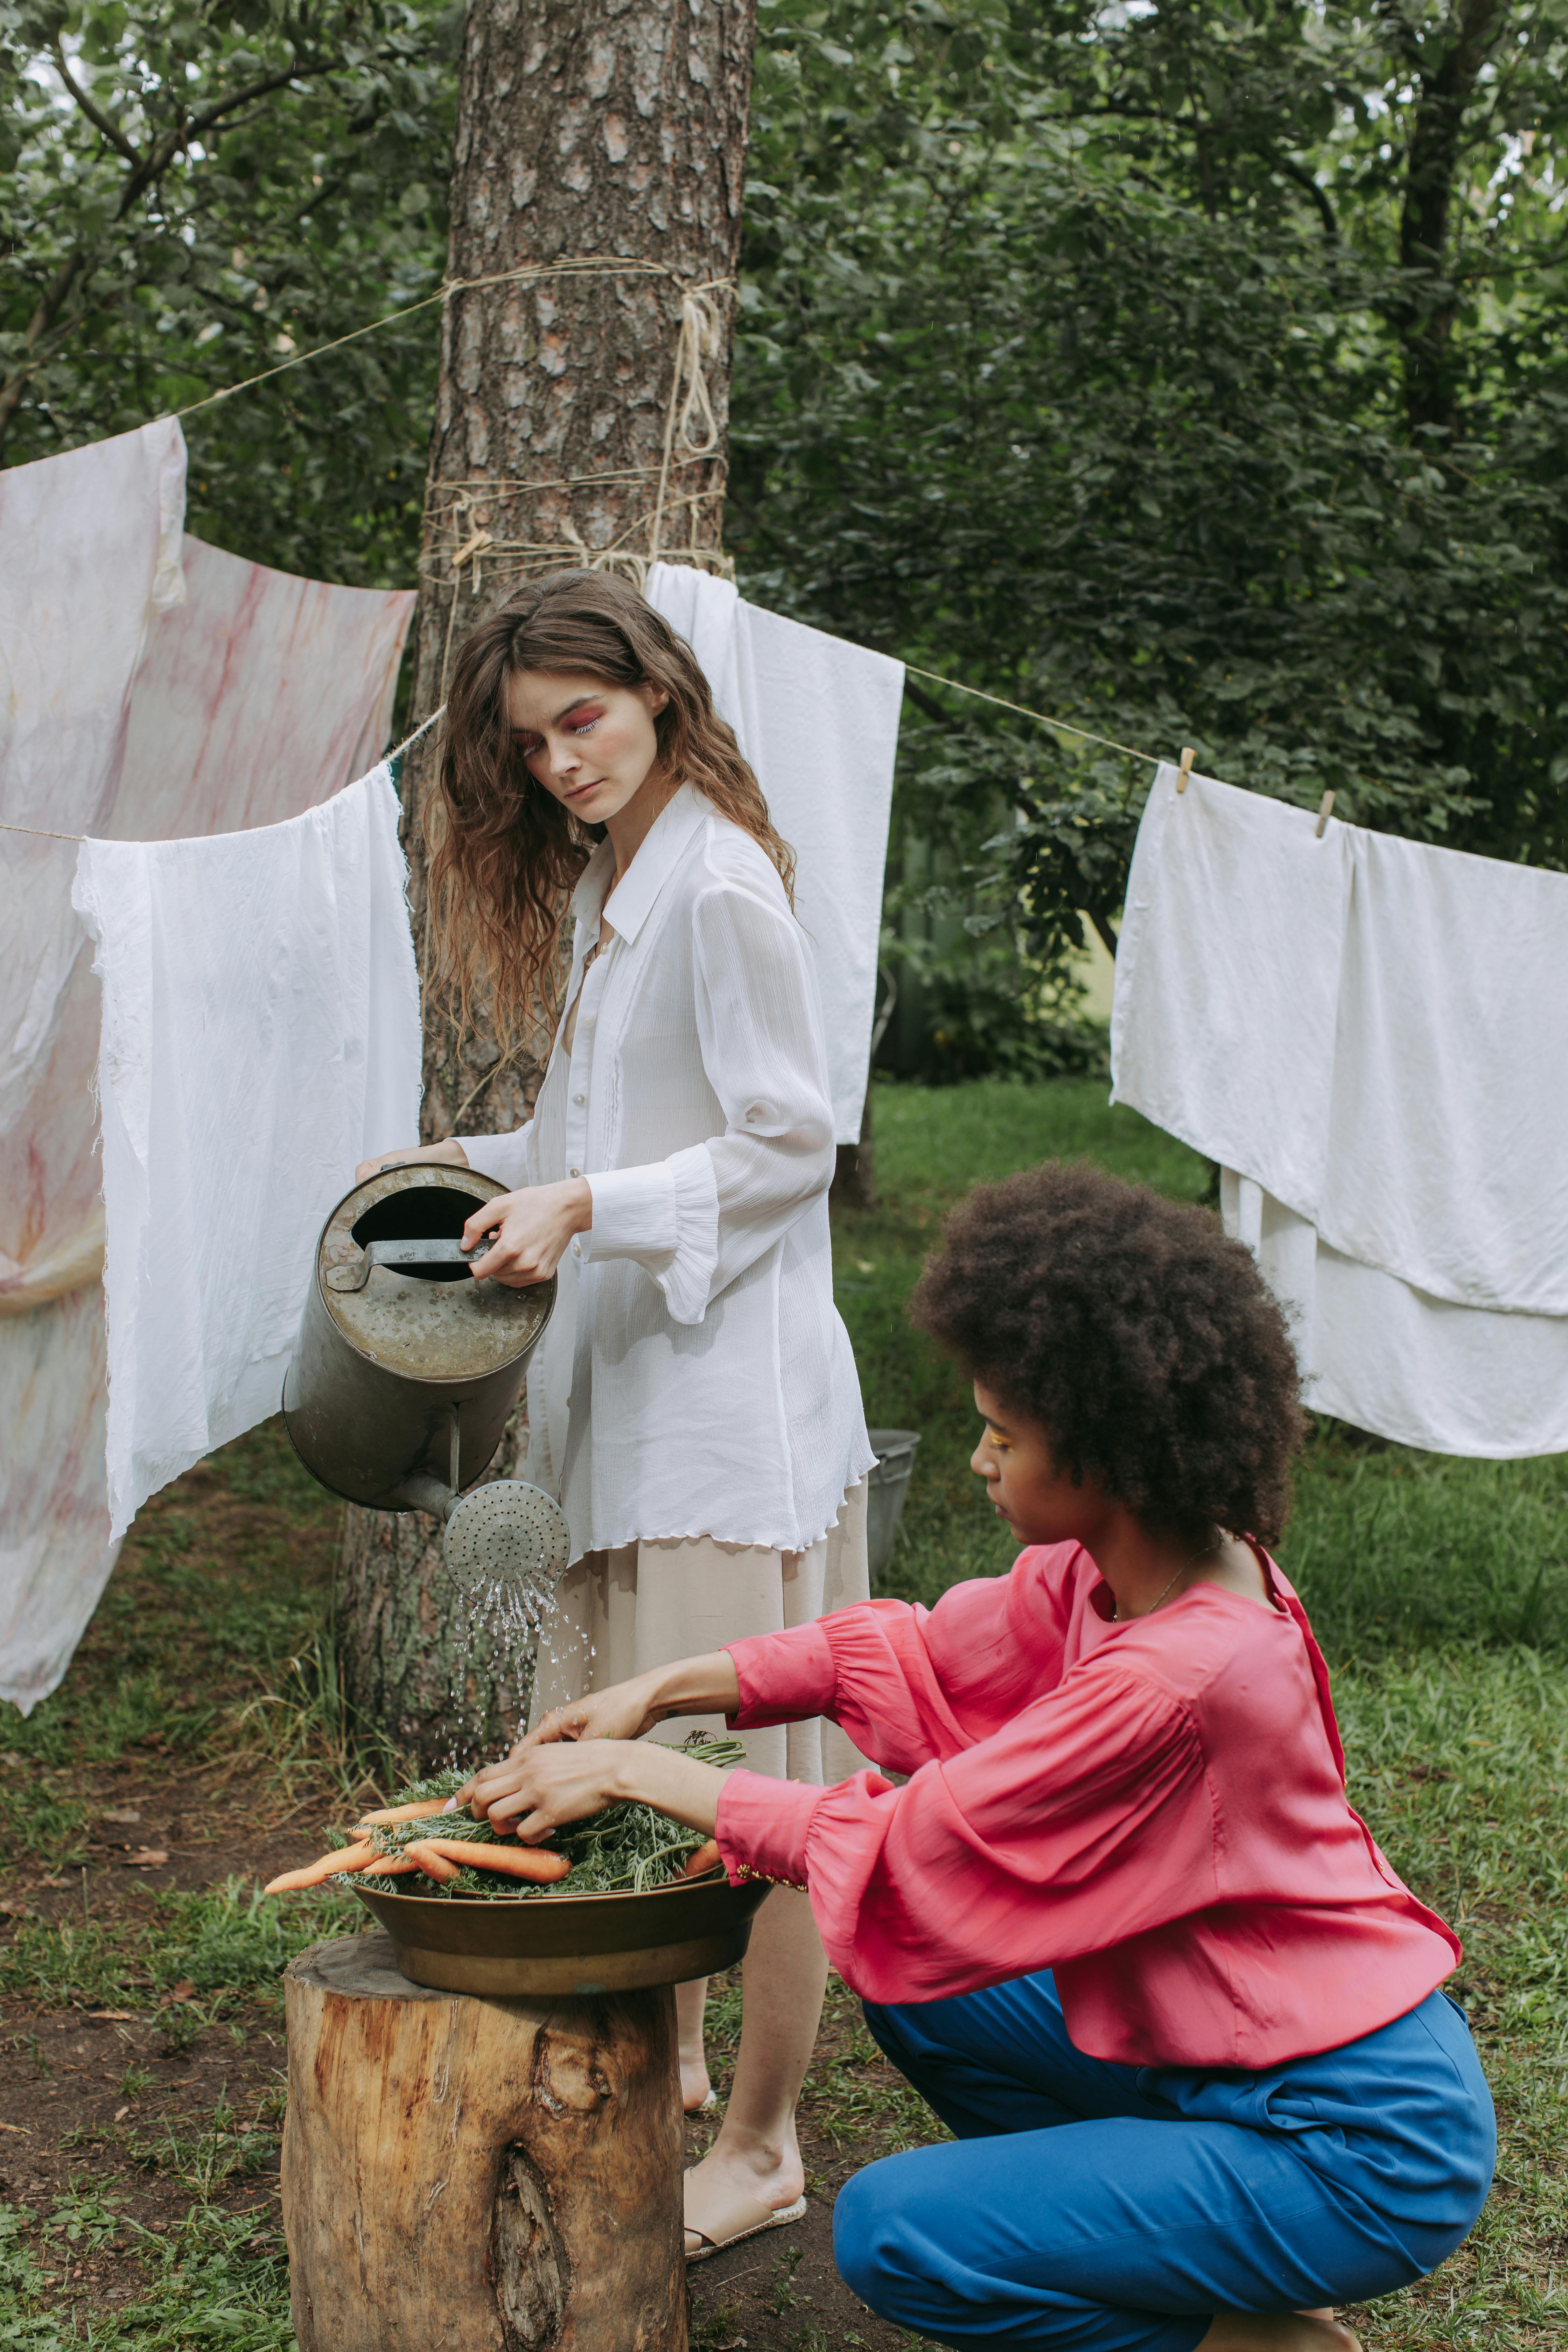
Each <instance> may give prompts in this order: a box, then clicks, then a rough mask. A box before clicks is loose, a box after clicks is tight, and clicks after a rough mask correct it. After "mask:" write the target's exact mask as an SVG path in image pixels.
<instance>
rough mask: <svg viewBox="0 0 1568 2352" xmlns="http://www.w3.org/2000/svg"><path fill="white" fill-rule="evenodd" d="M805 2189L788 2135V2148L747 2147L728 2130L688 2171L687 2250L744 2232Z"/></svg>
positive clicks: (802, 2168) (801, 2168) (797, 2156)
mask: <svg viewBox="0 0 1568 2352" xmlns="http://www.w3.org/2000/svg"><path fill="white" fill-rule="evenodd" d="M685 2189H686V2251H687V2252H688V2253H694V2252H696V2250H697V2248H698V2246H699V2244H700V2242H701V2239H702V2238H711V2239H712V2240H714V2241H715V2242H716V2243H718V2244H720V2245H722V2244H723V2243H724V2242H725V2241H726V2240H727V2239H730V2238H733V2237H735V2236H737V2235H738V2234H739V2232H740V2231H742V2230H750V2229H754V2228H755V2227H756V2225H757V2223H758V2222H759V2221H766V2220H767V2219H768V2217H769V2215H770V2214H773V2213H782V2212H783V2211H784V2207H785V2206H786V2205H793V2204H795V2201H796V2200H797V2199H798V2198H799V2196H800V2194H801V2191H802V2190H803V2189H805V2166H804V2165H803V2164H802V2162H801V2160H800V2150H799V2148H798V2147H796V2146H795V2140H794V2136H793V2134H792V2135H791V2139H790V2144H789V2146H788V2147H784V2148H780V2147H773V2148H764V2147H743V2146H738V2145H737V2144H736V2136H735V2135H734V2134H732V2133H731V2132H730V2131H728V2129H726V2130H722V2131H721V2132H720V2135H719V2137H718V2138H717V2139H716V2140H715V2141H714V2143H713V2145H712V2147H710V2149H709V2151H708V2153H707V2155H706V2156H705V2157H704V2158H702V2161H701V2162H700V2164H694V2165H693V2166H692V2167H691V2168H690V2170H689V2172H688V2173H687V2175H686V2182H685Z"/></svg>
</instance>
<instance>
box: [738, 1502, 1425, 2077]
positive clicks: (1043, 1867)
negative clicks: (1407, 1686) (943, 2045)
mask: <svg viewBox="0 0 1568 2352" xmlns="http://www.w3.org/2000/svg"><path fill="white" fill-rule="evenodd" d="M1258 1559H1259V1560H1260V1562H1261V1564H1262V1565H1263V1568H1264V1571H1265V1575H1266V1577H1267V1578H1268V1581H1269V1583H1270V1587H1271V1591H1272V1593H1273V1597H1274V1604H1275V1605H1274V1606H1273V1607H1272V1608H1263V1607H1261V1606H1259V1604H1258V1602H1257V1601H1247V1600H1246V1599H1244V1598H1243V1597H1242V1596H1241V1595H1240V1594H1238V1593H1234V1592H1227V1591H1225V1590H1224V1589H1223V1588H1222V1587H1221V1586H1218V1585H1215V1584H1196V1585H1194V1586H1192V1587H1191V1588H1189V1590H1188V1591H1185V1592H1184V1593H1183V1594H1182V1595H1181V1596H1180V1597H1179V1598H1178V1599H1177V1600H1175V1601H1168V1602H1167V1603H1166V1605H1165V1606H1164V1607H1163V1609H1159V1610H1156V1611H1154V1612H1152V1613H1151V1614H1150V1615H1148V1616H1144V1617H1137V1618H1132V1619H1131V1620H1129V1621H1128V1622H1126V1623H1125V1624H1120V1625H1119V1624H1116V1623H1114V1622H1112V1621H1111V1616H1110V1611H1111V1607H1112V1598H1111V1593H1110V1587H1109V1586H1108V1585H1107V1584H1106V1583H1105V1582H1104V1580H1102V1578H1101V1577H1100V1571H1099V1570H1098V1569H1097V1568H1096V1567H1095V1565H1094V1562H1093V1560H1092V1559H1090V1558H1089V1554H1088V1553H1087V1552H1086V1551H1084V1550H1083V1549H1081V1547H1079V1545H1077V1544H1053V1545H1037V1546H1034V1547H1032V1548H1031V1549H1028V1550H1027V1551H1025V1552H1022V1553H1020V1555H1019V1557H1018V1559H1017V1561H1016V1564H1015V1565H1014V1567H1013V1569H1012V1570H1011V1572H1010V1573H1009V1574H1008V1575H1006V1576H1004V1577H996V1578H983V1579H980V1580H976V1581H975V1582H973V1583H969V1584H961V1585H957V1586H955V1587H954V1588H953V1590H952V1591H950V1592H948V1593H945V1594H944V1595H943V1597H942V1600H941V1601H938V1602H937V1605H936V1607H935V1608H934V1609H931V1610H926V1609H921V1608H911V1607H910V1606H909V1605H908V1604H907V1603H906V1602H904V1601H868V1602H866V1603H865V1604H863V1605H862V1606H860V1607H858V1608H854V1609H845V1610H841V1611H840V1612H838V1613H837V1615H834V1616H831V1617H822V1618H817V1619H816V1620H815V1621H814V1622H811V1623H809V1624H805V1625H798V1626H795V1628H793V1629H792V1630H791V1631H790V1632H788V1633H769V1634H763V1635H759V1636H758V1637H757V1638H755V1639H753V1640H750V1641H743V1642H736V1643H732V1644H731V1652H730V1654H731V1657H732V1658H733V1659H734V1661H735V1670H736V1673H737V1674H738V1675H739V1677H740V1685H741V1699H740V1706H739V1707H738V1709H737V1711H736V1713H735V1715H734V1717H733V1718H732V1719H733V1721H734V1722H735V1723H736V1724H737V1725H738V1726H740V1727H742V1728H751V1727H754V1726H756V1727H760V1726H762V1725H763V1724H772V1723H788V1722H793V1721H796V1720H798V1719H800V1718H802V1717H810V1716H815V1715H826V1716H831V1717H833V1719H834V1721H835V1722H837V1723H838V1724H840V1725H841V1726H842V1727H843V1728H844V1729H845V1730H846V1731H847V1733H848V1734H849V1736H850V1738H852V1739H853V1740H854V1741H855V1742H856V1744H857V1745H858V1747H859V1748H861V1749H862V1751H863V1752H864V1753H865V1754H867V1755H868V1756H875V1757H876V1758H877V1759H879V1762H880V1764H881V1765H882V1766H883V1767H884V1768H885V1769H887V1770H889V1771H897V1772H905V1773H908V1774H910V1776H911V1777H910V1780H909V1781H908V1783H907V1785H905V1786H904V1787H901V1788H900V1787H895V1786H893V1785H892V1784H891V1783H890V1782H889V1780H886V1779H884V1778H883V1775H882V1773H881V1772H879V1771H875V1770H869V1771H863V1772H858V1773H857V1774H856V1775H855V1776H854V1778H853V1779H852V1780H844V1781H840V1782H839V1783H838V1785H837V1787H834V1788H826V1789H816V1788H807V1787H803V1786H801V1785H800V1784H798V1783H796V1782H793V1781H779V1780H770V1779H766V1778H763V1776H761V1775H759V1774H757V1773H754V1772H745V1771H737V1772H732V1773H731V1775H730V1777H729V1779H728V1780H727V1781H726V1783H725V1787H724V1791H723V1795H722V1797H721V1800H720V1805H719V1825H718V1836H719V1844H720V1848H721V1852H722V1853H723V1856H724V1859H725V1862H726V1864H728V1866H729V1869H730V1872H731V1876H732V1877H735V1876H739V1875H742V1874H746V1873H748V1872H749V1873H752V1874H760V1875H763V1876H766V1877H772V1878H776V1879H779V1880H781V1881H784V1882H785V1883H788V1884H792V1885H804V1886H805V1887H807V1888H808V1890H809V1892H810V1895H811V1903H812V1908H813V1910H814V1912H815V1913H816V1920H817V1924H818V1926H819V1927H820V1928H821V1930H822V1935H823V1940H824V1942H825V1943H826V1947H827V1952H828V1957H829V1958H831V1960H832V1961H833V1964H834V1966H835V1967H836V1968H837V1969H838V1971H839V1973H840V1975H841V1976H843V1977H844V1978H845V1979H846V1980H847V1983H849V1984H850V1985H851V1986H853V1988H854V1989H855V1990H856V1991H857V1992H858V1993H860V1994H862V1995H863V1996H864V1997H865V1998H866V1999H867V2000H875V2001H922V2000H945V1999H946V1998H948V1997H949V1996H950V1995H952V1994H954V1993H964V1992H973V1991H977V1990H980V1989H981V1988H982V1987H984V1986H986V1985H994V1984H1000V1983H1002V1982H1004V1981H1005V1979H1008V1978H1010V1977H1018V1976H1025V1975H1028V1974H1031V1973H1033V1972H1034V1971H1035V1970H1036V1969H1045V1968H1049V1969H1054V1970H1055V1972H1056V1982H1057V1988H1058V1992H1059V1993H1060V1995H1061V2000H1062V2007H1063V2011H1064V2013H1065V2016H1066V2020H1067V2026H1068V2032H1069V2033H1070V2035H1071V2037H1072V2039H1073V2041H1074V2042H1076V2043H1077V2045H1078V2047H1079V2049H1080V2050H1083V2051H1085V2052H1086V2053H1089V2055H1090V2056H1091V2057H1096V2058H1105V2059H1110V2060H1114V2061H1117V2062H1120V2063H1122V2064H1125V2065H1131V2066H1142V2065H1173V2066H1225V2067H1248V2068H1257V2067H1264V2066H1272V2065H1276V2064H1278V2063H1280V2062H1282V2061H1283V2060H1285V2059H1288V2058H1292V2057H1297V2056H1300V2055H1302V2054H1303V2053H1308V2052H1313V2051H1319V2050H1331V2049H1335V2048H1338V2047H1339V2046H1340V2045H1341V2044H1342V2043H1343V2042H1353V2041H1355V2040H1357V2039H1359V2037H1360V2036H1361V2035H1363V2034H1364V2033H1370V2032H1373V2030H1374V2029H1375V2028H1376V2027H1378V2026H1380V2025H1386V2024H1388V2023H1389V2022H1390V2021H1391V2020H1393V2019H1394V2018H1396V2017H1402V2016H1403V2015H1404V2014H1405V2011H1407V2010H1410V2009H1413V2008H1415V2004H1416V2003H1417V2002H1418V2001H1420V2000H1424V1999H1425V1998H1426V1994H1427V1993H1429V1992H1430V1991H1431V1990H1433V1988H1434V1986H1436V1985H1437V1984H1439V1983H1441V1981H1442V1979H1444V1978H1445V1977H1446V1976H1447V1974H1448V1973H1449V1971H1450V1970H1451V1969H1453V1968H1454V1967H1455V1965H1456V1964H1457V1963H1458V1960H1459V1958H1460V1957H1461V1948H1460V1945H1459V1942H1458V1937H1456V1936H1454V1935H1453V1934H1452V1933H1451V1931H1450V1930H1449V1929H1448V1928H1447V1927H1445V1925H1444V1924H1443V1922H1442V1920H1441V1919H1439V1918H1438V1917H1437V1916H1436V1913H1434V1912H1431V1911H1428V1910H1427V1909H1426V1906H1424V1905H1423V1904H1420V1903H1417V1902H1416V1900H1415V1896H1414V1895H1411V1894H1410V1893H1409V1891H1408V1890H1407V1889H1406V1888H1405V1885H1403V1884H1402V1883H1401V1881H1400V1880H1399V1879H1398V1878H1397V1877H1396V1876H1395V1875H1394V1872H1393V1871H1392V1870H1391V1869H1390V1868H1389V1865H1388V1864H1387V1863H1386V1862H1385V1861H1384V1857H1383V1855H1382V1854H1381V1853H1379V1851H1378V1849H1377V1845H1376V1843H1375V1842H1374V1840H1373V1836H1372V1833H1371V1832H1370V1831H1369V1830H1368V1829H1367V1827H1366V1824H1365V1823H1364V1822H1363V1821H1362V1820H1361V1818H1360V1817H1359V1815H1358V1814H1357V1813H1355V1812H1354V1811H1352V1807H1351V1805H1350V1802H1349V1801H1348V1799H1347V1798H1346V1795H1345V1785H1344V1750H1343V1748H1342V1746H1341V1744H1340V1735H1339V1727H1338V1725H1337V1724H1336V1722H1335V1720H1334V1710H1333V1705H1332V1701H1331V1697H1330V1695H1329V1675H1328V1668H1327V1667H1326V1665H1325V1664H1324V1663H1323V1657H1322V1654H1321V1651H1320V1650H1319V1648H1318V1645H1317V1643H1316V1642H1315V1641H1314V1640H1313V1638H1312V1633H1311V1628H1310V1625H1309V1624H1308V1622H1307V1618H1306V1613H1305V1612H1304V1611H1303V1609H1302V1607H1301V1604H1300V1601H1298V1600H1297V1598H1296V1595H1295V1593H1294V1592H1293V1591H1291V1589H1290V1586H1289V1583H1288V1581H1287V1580H1286V1579H1285V1577H1284V1576H1283V1575H1282V1574H1281V1572H1280V1571H1279V1569H1278V1568H1276V1567H1275V1566H1274V1564H1273V1562H1272V1561H1271V1560H1270V1559H1268V1555H1267V1554H1266V1553H1265V1552H1263V1551H1262V1550H1261V1549H1259V1550H1258Z"/></svg>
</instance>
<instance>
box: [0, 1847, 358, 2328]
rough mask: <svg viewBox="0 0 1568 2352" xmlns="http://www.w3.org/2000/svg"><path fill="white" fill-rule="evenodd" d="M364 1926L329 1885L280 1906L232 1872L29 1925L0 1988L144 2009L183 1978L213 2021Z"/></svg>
mask: <svg viewBox="0 0 1568 2352" xmlns="http://www.w3.org/2000/svg"><path fill="white" fill-rule="evenodd" d="M363 1925H364V1911H363V1906H361V1905H360V1904H359V1903H358V1902H356V1900H355V1899H354V1897H353V1895H346V1894H344V1893H342V1891H341V1890H340V1889H338V1888H336V1887H318V1888H315V1889H313V1890H312V1891H311V1892H310V1893H308V1894H304V1895H290V1896H289V1899H288V1901H287V1902H279V1900H278V1898H277V1897H276V1896H273V1895H263V1894H262V1892H261V1890H260V1888H259V1886H258V1885H256V1884H255V1883H254V1882H253V1881H249V1880H247V1879H243V1878H230V1879H228V1880H226V1882H225V1883H224V1885H221V1886H216V1887H209V1888H205V1889H204V1890H202V1891H201V1892H199V1893H196V1894H190V1895H186V1894H179V1893H172V1894H163V1895H158V1896H157V1898H156V1900H155V1904H154V1906H153V1916H152V1917H151V1918H150V1919H134V1920H125V1919H119V1920H115V1921H113V1922H111V1923H108V1924H106V1923H104V1922H101V1921H98V1920H87V1921H84V1922H82V1923H79V1924H78V1923H76V1922H67V1923H65V1924H55V1925H50V1924H47V1923H45V1922H43V1921H39V1920H29V1921H26V1922H24V1923H23V1924H22V1925H21V1926H20V1927H17V1929H16V1933H15V1934H14V1935H13V1936H12V1937H11V1938H10V1940H9V1941H8V1942H7V1943H6V1944H5V1945H4V1946H3V1947H0V1993H26V1994H27V1995H29V1996H30V1997H31V1998H32V1999H34V2000H40V2001H42V2002H44V2003H45V2004H46V2005H47V2006H48V2007H50V2008H65V2007H68V2006H69V2005H72V2004H75V2005H76V2006H78V2007H80V2008H84V2009H91V2008H107V2007H109V2006H110V2005H113V2006H116V2007H120V2008H124V2007H126V2006H127V2005H131V2006H134V2007H136V2008H142V2009H145V2008H153V2007H155V2006H157V2005H158V2004H159V2003H160V2002H162V2001H163V2000H165V1998H166V1997H167V1996H169V1995H172V1994H173V1993H174V1988H175V1987H176V1986H177V1985H181V1984H188V1985H189V1986H190V1987H191V1988H192V1996H191V1998H190V1999H189V2000H188V2001H186V2002H184V2003H183V2004H182V2005H183V2006H184V2007H188V2008H189V2010H190V2011H191V2014H192V2016H193V2017H194V2018H197V2019H199V2020H200V2021H202V2022H210V2021H212V2019H213V2018H215V2017H216V2016H218V2015H220V2014H222V2013H223V2012H224V2011H226V2010H227V2009H229V2008H231V2007H233V2006H234V2005H235V2003H236V2002H237V2001H241V2000H243V2001H247V2002H248V2001H252V2000H260V1999H264V2000H267V2001H268V2003H269V2004H271V2005H272V2006H274V2007H280V2005H281V2000H282V1990H281V1985H280V1982H279V1979H280V1978H281V1976H282V1972H283V1970H284V1969H285V1968H286V1967H287V1966H288V1964H289V1961H290V1960H291V1959H292V1958H294V1955H295V1954H296V1953H297V1952H302V1951H304V1950H306V1949H307V1948H309V1947H310V1945H311V1944H319V1943H321V1942H322V1941H323V1940H324V1939H325V1938H326V1937H330V1936H335V1935H336V1936H341V1935H353V1934H357V1933H358V1932H359V1930H360V1929H361V1928H362V1927H363ZM4 2341H5V2339H4V2337H0V2346H3V2344H4Z"/></svg>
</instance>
